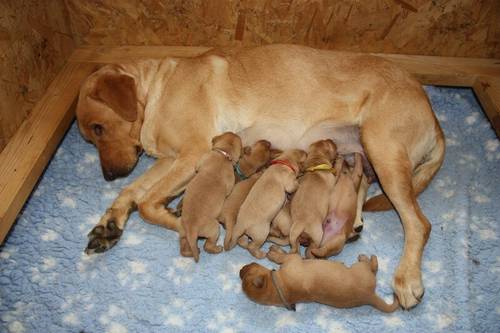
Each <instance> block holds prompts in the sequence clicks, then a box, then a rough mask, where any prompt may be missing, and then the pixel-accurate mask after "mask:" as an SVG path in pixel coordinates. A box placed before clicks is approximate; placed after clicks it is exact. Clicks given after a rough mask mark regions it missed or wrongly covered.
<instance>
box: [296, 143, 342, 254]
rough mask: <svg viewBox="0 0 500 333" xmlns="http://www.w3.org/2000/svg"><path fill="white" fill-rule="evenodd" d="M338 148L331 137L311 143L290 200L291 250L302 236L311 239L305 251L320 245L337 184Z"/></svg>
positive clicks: (297, 244) (297, 248) (308, 251)
mask: <svg viewBox="0 0 500 333" xmlns="http://www.w3.org/2000/svg"><path fill="white" fill-rule="evenodd" d="M336 155H337V147H336V146H335V144H334V143H333V141H332V140H329V139H328V140H321V141H317V142H315V143H313V144H311V145H310V146H309V151H308V153H307V160H306V161H305V163H304V164H305V167H304V169H305V170H306V172H305V174H304V176H303V177H302V179H301V181H300V185H299V188H298V190H297V192H296V193H295V195H294V196H293V199H292V203H291V217H292V227H291V229H290V245H291V247H292V248H291V250H290V253H297V252H298V250H299V245H300V244H299V243H300V241H299V238H304V239H308V240H309V247H308V250H307V252H306V255H307V257H308V258H310V257H312V256H311V254H310V249H311V248H315V247H319V246H320V243H321V238H322V236H323V222H324V220H325V217H326V216H327V215H328V212H329V203H330V195H331V191H332V189H333V187H334V185H335V175H334V174H333V173H332V170H333V168H332V160H333V159H335V156H336Z"/></svg>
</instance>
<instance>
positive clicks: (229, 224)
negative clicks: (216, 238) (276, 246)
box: [218, 140, 277, 251]
mask: <svg viewBox="0 0 500 333" xmlns="http://www.w3.org/2000/svg"><path fill="white" fill-rule="evenodd" d="M276 152H277V150H275V149H271V143H270V142H269V141H266V140H259V141H257V142H256V143H254V144H253V146H252V147H245V149H244V152H243V156H242V157H241V159H240V160H239V162H238V164H237V165H236V167H235V173H236V176H237V178H238V180H239V181H238V182H237V183H236V185H235V186H234V188H233V190H232V191H231V194H230V195H229V197H227V199H226V201H224V205H223V206H222V212H221V214H220V216H219V218H218V220H219V222H220V223H222V224H223V225H224V227H225V228H226V236H225V237H224V249H225V250H226V251H227V250H229V243H230V241H231V235H232V231H233V227H234V224H235V223H236V217H237V216H238V211H239V210H240V207H241V204H242V203H243V201H245V198H246V197H247V194H248V192H250V189H251V188H252V186H253V185H254V184H255V182H256V181H257V179H258V178H259V177H260V175H261V174H262V173H261V172H259V173H257V174H255V173H256V172H257V170H259V169H260V168H262V167H263V166H265V165H266V164H267V163H268V162H269V159H270V158H272V157H273V156H274V155H273V154H276Z"/></svg>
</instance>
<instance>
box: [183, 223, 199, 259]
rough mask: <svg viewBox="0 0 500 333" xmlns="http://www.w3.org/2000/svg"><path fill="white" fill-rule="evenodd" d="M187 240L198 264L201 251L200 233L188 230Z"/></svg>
mask: <svg viewBox="0 0 500 333" xmlns="http://www.w3.org/2000/svg"><path fill="white" fill-rule="evenodd" d="M185 232H186V239H187V242H188V244H189V247H190V248H191V252H192V253H193V257H194V261H196V262H198V261H199V260H200V249H199V248H198V232H197V231H196V230H192V229H191V228H188V229H187V230H185Z"/></svg>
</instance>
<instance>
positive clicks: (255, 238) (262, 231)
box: [247, 224, 269, 259]
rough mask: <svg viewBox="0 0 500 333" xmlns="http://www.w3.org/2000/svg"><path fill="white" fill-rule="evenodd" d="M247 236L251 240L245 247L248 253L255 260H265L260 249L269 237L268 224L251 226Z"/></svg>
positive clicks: (264, 255) (264, 254)
mask: <svg viewBox="0 0 500 333" xmlns="http://www.w3.org/2000/svg"><path fill="white" fill-rule="evenodd" d="M247 235H248V236H249V237H250V238H252V241H251V242H250V243H249V244H248V247H247V250H248V252H250V253H251V254H252V255H253V256H254V257H255V258H257V259H263V258H265V257H266V253H265V252H263V251H262V250H261V249H260V248H261V246H262V245H263V244H264V242H265V241H266V239H267V236H268V235H269V224H265V225H256V226H253V227H252V228H250V229H249V230H247Z"/></svg>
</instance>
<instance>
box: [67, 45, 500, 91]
mask: <svg viewBox="0 0 500 333" xmlns="http://www.w3.org/2000/svg"><path fill="white" fill-rule="evenodd" d="M209 49H210V48H209V47H189V46H118V47H86V48H80V49H77V50H76V51H75V52H74V53H73V55H72V56H71V57H70V59H69V61H71V62H95V63H103V64H106V63H120V62H129V61H134V60H137V59H142V58H163V57H169V56H172V57H194V56H197V55H199V54H201V53H203V52H205V51H207V50H209ZM372 54H373V55H376V56H380V57H382V58H385V59H388V60H390V61H393V62H395V63H397V64H398V65H400V66H402V67H403V68H405V69H406V70H408V71H409V72H410V73H412V74H413V75H415V76H416V77H417V78H418V79H419V80H420V82H422V84H432V85H447V86H460V87H462V86H464V87H472V86H473V85H474V82H475V81H476V78H477V77H478V76H498V77H500V59H482V58H453V57H432V56H418V55H400V54H382V53H372Z"/></svg>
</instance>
